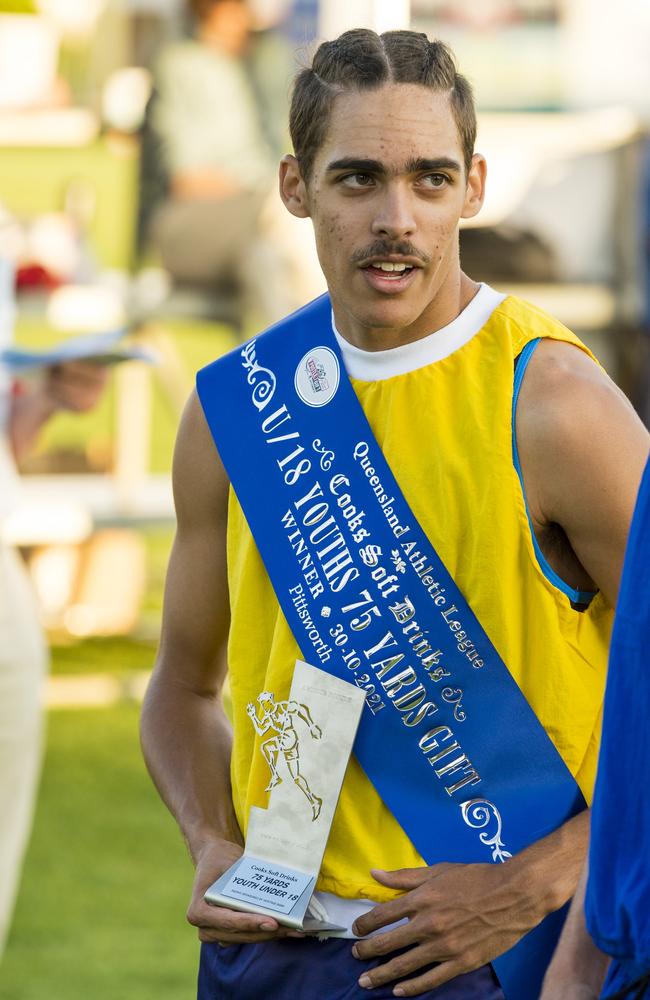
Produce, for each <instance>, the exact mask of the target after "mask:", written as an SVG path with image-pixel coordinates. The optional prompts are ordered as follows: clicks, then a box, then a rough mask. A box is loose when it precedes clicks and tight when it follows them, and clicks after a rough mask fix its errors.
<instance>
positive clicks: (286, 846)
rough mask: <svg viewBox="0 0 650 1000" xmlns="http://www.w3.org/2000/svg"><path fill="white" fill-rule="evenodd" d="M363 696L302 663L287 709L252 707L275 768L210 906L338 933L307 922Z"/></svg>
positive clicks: (264, 701)
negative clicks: (262, 801) (266, 797)
mask: <svg viewBox="0 0 650 1000" xmlns="http://www.w3.org/2000/svg"><path fill="white" fill-rule="evenodd" d="M364 698H365V695H364V692H363V691H361V690H360V689H359V688H358V687H356V686H355V685H354V684H349V683H347V682H346V681H343V680H339V678H337V677H333V676H332V675H331V674H328V673H326V672H325V671H323V670H319V669H318V668H316V667H311V666H309V665H308V664H307V663H304V662H303V661H302V660H298V661H297V663H296V667H295V670H294V674H293V681H292V684H291V691H290V693H289V697H288V699H287V700H286V701H276V700H275V696H274V694H273V692H271V691H263V692H262V693H261V694H260V695H258V698H257V701H256V702H255V703H252V702H251V704H249V705H248V714H249V717H250V719H251V723H252V725H253V726H254V727H255V730H256V732H257V734H258V736H259V738H260V749H261V751H262V753H263V754H264V758H265V760H266V763H267V765H268V768H269V783H268V785H267V790H268V791H270V796H269V804H268V808H266V809H259V808H258V807H256V806H252V807H251V811H250V816H249V821H248V832H247V836H246V846H245V848H244V853H243V855H242V856H241V858H239V859H238V860H237V861H236V862H235V864H234V865H232V866H231V867H230V868H229V869H228V870H227V871H226V872H224V873H223V875H221V876H220V877H219V878H218V879H217V881H216V882H214V883H213V884H212V885H211V886H210V888H209V889H208V890H207V892H206V893H205V897H204V898H205V900H206V901H207V902H208V903H212V904H214V905H218V906H229V907H232V908H233V909H236V910H246V911H248V912H249V913H263V914H268V915H269V916H272V917H273V918H274V919H275V920H277V921H278V923H281V924H285V925H287V926H289V927H293V928H296V929H299V930H314V931H324V930H337V929H339V928H335V927H334V926H333V925H331V924H327V923H324V922H322V921H319V920H317V919H315V918H313V917H311V916H308V917H306V913H307V908H308V906H309V902H310V900H311V897H312V893H313V891H314V887H315V884H316V879H317V877H318V873H319V871H320V866H321V862H322V860H323V854H324V852H325V845H326V844H327V838H328V836H329V831H330V827H331V825H332V820H333V818H334V811H335V809H336V804H337V802H338V798H339V794H340V791H341V785H342V784H343V777H344V775H345V770H346V767H347V764H348V759H349V757H350V753H351V751H352V744H353V742H354V737H355V735H356V731H357V727H358V725H359V719H360V717H361V711H362V709H363V704H364Z"/></svg>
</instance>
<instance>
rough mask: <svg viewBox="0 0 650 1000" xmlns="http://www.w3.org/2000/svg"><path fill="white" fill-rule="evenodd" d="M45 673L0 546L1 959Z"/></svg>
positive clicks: (28, 608)
mask: <svg viewBox="0 0 650 1000" xmlns="http://www.w3.org/2000/svg"><path fill="white" fill-rule="evenodd" d="M46 670H47V650H46V646H45V642H44V638H43V633H42V630H41V626H40V624H39V620H38V614H37V611H36V604H35V599H34V595H33V593H32V588H31V583H30V581H29V578H28V576H27V572H26V570H25V567H24V566H23V564H22V562H21V560H20V557H19V556H18V554H17V553H16V552H15V551H13V549H10V548H7V547H6V546H4V545H2V544H1V543H0V955H1V954H2V951H3V949H4V945H5V942H6V937H7V932H8V930H9V923H10V919H11V914H12V911H13V907H14V902H15V899H16V893H17V889H18V883H19V876H20V869H21V865H22V860H23V855H24V853H25V848H26V846H27V842H28V840H29V833H30V829H31V822H32V814H33V810H34V801H35V798H36V790H37V785H38V777H39V771H40V763H41V743H42V687H43V681H44V678H45V674H46Z"/></svg>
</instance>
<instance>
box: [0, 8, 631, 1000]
mask: <svg viewBox="0 0 650 1000" xmlns="http://www.w3.org/2000/svg"><path fill="white" fill-rule="evenodd" d="M212 7H213V5H212V4H211V3H210V0H194V2H193V3H188V4H185V3H182V2H181V0H39V2H36V0H34V2H29V0H23V2H21V0H0V261H1V262H2V268H1V269H0V270H1V275H2V282H1V283H0V284H1V287H0V327H1V329H0V347H2V346H7V345H9V344H13V345H14V346H19V347H26V348H35V349H38V350H45V349H46V348H47V347H49V346H51V345H53V344H59V343H60V342H61V341H63V340H65V339H66V338H69V337H71V336H73V335H78V334H80V333H93V332H95V333H96V332H105V331H116V330H123V331H124V332H125V335H127V337H128V338H129V341H130V342H133V343H136V344H138V345H140V346H144V347H146V348H147V350H148V351H150V352H151V356H152V358H153V359H154V363H153V364H145V363H142V362H130V363H128V364H124V365H119V366H115V368H114V369H112V375H111V379H110V385H109V388H108V391H107V392H106V393H105V394H104V396H103V397H102V399H101V402H100V404H99V405H98V406H97V407H95V408H94V409H93V410H92V411H91V412H88V413H85V414H82V415H78V414H74V415H73V414H69V413H61V414H59V415H57V416H56V417H54V419H52V420H51V421H50V422H49V423H48V425H47V427H46V429H45V430H44V432H43V433H42V435H41V437H40V439H39V443H38V446H37V447H36V448H35V449H34V450H32V451H31V452H30V454H29V455H28V456H27V457H25V458H24V459H23V460H22V461H21V464H20V473H21V492H20V502H19V503H17V504H15V505H14V506H13V508H12V510H11V511H10V512H7V514H6V516H5V517H3V519H2V521H0V530H1V533H2V538H3V541H4V543H6V544H7V545H10V546H13V547H17V548H18V549H19V550H20V553H21V555H22V557H23V558H24V559H25V561H26V564H27V566H28V569H29V573H30V576H31V579H32V582H33V585H34V587H35V589H36V593H37V595H38V603H39V612H40V617H41V620H42V623H43V626H44V628H45V629H46V632H47V637H48V639H49V642H50V644H51V649H52V669H51V675H50V678H49V680H48V682H47V686H46V691H45V705H46V710H47V714H48V726H47V747H46V756H45V765H44V772H43V778H42V782H41V788H40V794H39V798H38V804H37V810H36V816H35V824H34V830H33V836H32V840H31V844H30V847H29V850H28V853H27V858H26V863H25V869H24V874H23V879H22V884H21V888H20V893H19V896H18V902H17V907H16V912H15V918H14V922H13V926H12V930H11V933H10V936H9V940H8V944H7V949H6V952H5V955H4V958H3V960H2V962H1V964H0V998H1V1000H35V998H37V997H38V998H39V1000H40V998H41V997H42V996H44V995H47V996H51V997H53V998H55V1000H77V998H82V997H83V998H84V1000H87V998H89V997H92V998H93V1000H109V998H110V1000H116V998H119V1000H129V998H133V1000H136V998H137V1000H150V998H151V1000H153V998H154V997H155V998H156V1000H172V998H173V1000H180V998H185V997H187V998H190V997H192V996H193V995H195V993H194V978H195V962H196V941H195V935H194V932H193V930H192V929H190V928H189V927H188V926H187V925H186V924H185V922H184V912H185V908H186V905H187V899H188V895H189V889H190V882H191V870H190V864H189V861H188V860H187V859H186V857H185V852H184V848H183V845H182V843H181V840H180V837H179V835H178V834H177V832H176V829H175V827H174V824H173V822H172V821H171V819H170V818H169V817H168V816H167V814H166V812H165V810H164V808H163V807H162V805H161V804H160V803H159V801H158V799H157V797H156V795H155V792H154V791H153V788H152V787H151V785H150V782H149V780H148V778H147V776H146V774H145V772H144V767H143V765H142V762H141V760H140V754H139V748H138V741H137V715H138V707H139V702H140V700H141V697H142V693H143V690H144V687H145V686H146V682H147V677H148V673H149V671H150V669H151V666H152V662H153V658H154V655H155V648H156V640H157V636H158V631H159V625H160V610H161V600H162V587H163V581H164V572H165V566H166V561H167V557H168V553H169V548H170V544H171V540H172V533H173V506H172V498H171V488H170V468H171V458H172V448H173V441H174V435H175V430H176V426H177V424H178V420H179V416H180V413H181V410H182V407H183V404H184V401H185V399H186V397H187V395H188V393H189V391H190V389H191V387H192V384H193V378H194V373H195V371H196V369H197V368H199V367H200V366H201V365H203V364H205V363H207V362H208V361H209V360H211V359H213V358H214V357H216V356H217V355H218V354H220V353H222V352H223V351H225V350H228V349H230V348H231V347H233V346H234V345H235V344H236V343H237V342H239V340H241V338H242V337H244V336H246V335H247V334H251V333H253V332H254V331H255V330H256V329H259V328H260V325H264V324H268V323H270V322H272V321H273V320H275V319H277V318H279V317H280V316H281V315H283V314H284V313H286V312H288V311H289V310H290V309H292V308H295V307H297V306H298V305H300V304H302V303H304V302H306V301H308V299H310V298H312V297H314V296H315V295H317V294H319V293H320V291H321V290H322V289H323V282H322V277H321V276H320V273H319V271H318V267H317V263H316V261H315V255H314V252H313V249H312V246H311V236H310V230H309V224H308V223H304V224H301V223H300V222H298V221H297V220H293V219H290V218H289V217H288V216H286V215H285V214H283V211H281V210H280V205H279V201H278V199H277V196H276V195H275V194H274V184H275V172H276V164H277V160H278V158H279V156H280V155H281V154H282V152H285V151H287V150H288V149H289V144H288V138H287V129H286V119H287V105H288V88H289V82H290V79H291V76H292V74H293V73H294V72H295V70H296V68H297V66H298V65H299V64H300V62H301V60H302V61H304V59H305V58H306V53H308V52H309V50H310V48H311V46H312V45H313V43H314V41H315V40H316V39H318V38H324V37H331V36H332V35H334V34H337V33H339V32H340V31H342V30H345V29H346V28H349V27H355V26H360V25H365V26H370V27H374V28H376V29H377V30H379V31H381V30H385V29H388V28H395V27H407V26H412V27H414V28H416V29H418V30H422V31H426V32H427V33H429V34H430V35H432V36H437V37H440V38H442V39H443V40H445V41H447V42H449V43H450V44H451V46H452V47H453V49H454V50H455V52H456V54H457V57H458V61H459V64H460V67H461V69H462V71H463V72H464V73H465V75H467V76H468V77H469V78H470V80H471V81H472V82H473V84H474V86H475V90H476V95H477V100H478V106H479V109H480V124H479V141H478V149H479V150H480V151H481V152H483V153H484V154H485V155H486V157H487V159H488V166H489V183H488V197H487V201H486V205H485V209H484V211H483V212H482V214H481V215H480V216H479V218H477V219H476V220H473V224H472V225H471V226H467V227H466V228H464V230H463V232H462V255H463V266H464V269H465V270H466V271H467V272H468V273H469V274H470V275H472V276H473V277H475V278H477V279H483V280H487V281H489V282H490V283H491V284H493V285H494V286H496V287H497V288H503V289H504V290H505V289H508V290H510V291H514V292H516V293H517V294H520V295H522V296H523V297H525V298H528V299H529V300H531V301H533V302H535V303H537V304H538V305H540V306H541V307H543V308H545V309H547V310H548V311H550V312H551V313H553V314H554V315H556V316H557V317H558V318H559V319H561V320H562V321H563V322H565V323H566V324H567V325H568V326H570V327H571V328H573V329H574V330H575V331H576V332H577V333H578V334H579V335H580V336H582V337H583V338H584V339H585V340H586V342H587V343H588V344H589V345H590V346H591V347H592V348H593V349H594V350H595V352H596V354H597V355H598V357H599V358H600V359H601V360H602V361H603V362H604V363H605V365H606V367H607V368H608V370H609V371H610V373H611V374H612V376H613V377H614V378H615V379H616V380H617V381H618V382H619V384H620V385H621V386H622V387H623V388H624V389H625V391H626V392H627V393H628V395H629V396H630V397H631V399H632V400H633V402H634V405H635V406H636V408H637V409H638V411H639V412H640V413H641V415H642V416H643V417H644V419H646V420H647V418H648V416H649V415H650V385H649V379H648V376H649V373H650V368H649V364H648V356H649V352H648V344H649V343H650V341H649V339H648V338H649V336H650V309H649V306H648V296H647V290H648V273H649V256H648V253H649V248H650V242H649V239H648V236H649V233H650V155H649V149H650V147H649V145H648V129H649V124H650V5H648V3H647V2H646V0H618V3H616V4H611V3H609V2H606V0H471V2H469V0H447V2H445V0H410V2H409V0H355V2H354V3H350V2H349V0H320V2H319V0H250V2H249V3H246V2H245V0H244V2H242V3H221V4H217V5H216V6H215V9H214V10H213V9H212ZM217 8H219V13H218V15H215V11H216V9H217ZM38 377H39V376H38V373H36V374H33V373H32V374H25V375H15V377H14V378H13V383H12V389H11V391H13V392H15V393H20V392H21V391H22V386H23V382H24V381H25V380H26V381H27V383H29V379H30V378H32V379H33V378H38ZM3 489H4V484H3V483H2V482H0V493H1V492H2V490H3ZM0 611H1V609H0Z"/></svg>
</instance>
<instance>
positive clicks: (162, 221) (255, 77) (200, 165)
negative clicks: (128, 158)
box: [148, 0, 308, 323]
mask: <svg viewBox="0 0 650 1000" xmlns="http://www.w3.org/2000/svg"><path fill="white" fill-rule="evenodd" d="M189 7H190V10H191V12H192V13H193V15H194V16H195V19H196V34H195V37H194V38H192V39H186V40H183V41H179V42H175V43H172V44H170V45H169V46H167V47H166V48H165V49H163V51H162V52H161V54H160V56H159V58H158V61H157V65H156V66H155V68H154V96H153V99H152V102H151V107H150V110H149V112H148V118H149V126H150V131H151V134H152V138H153V144H154V150H155V151H156V152H157V155H158V157H159V164H158V169H159V172H160V175H161V181H162V186H163V187H165V188H166V195H165V197H164V198H163V200H162V202H161V203H160V204H159V205H158V206H157V207H156V208H154V209H153V211H152V214H151V222H150V225H149V227H148V228H149V234H150V237H151V241H152V243H153V245H154V247H155V248H156V249H157V250H158V252H159V253H160V256H161V258H162V262H163V264H164V266H165V267H166V268H167V270H168V271H169V272H170V274H171V276H172V278H173V279H174V280H175V281H176V282H177V283H178V284H180V285H185V286H191V287H195V288H200V289H204V290H206V291H218V290H219V288H220V287H221V288H228V287H232V286H234V287H235V288H236V289H237V290H238V291H239V293H240V299H241V307H242V310H243V311H244V312H245V313H246V314H249V313H250V312H253V313H254V315H255V316H256V318H257V319H261V320H262V322H263V323H270V322H274V321H275V320H276V319H279V318H280V317H281V316H282V315H284V314H285V313H286V312H287V311H288V310H291V309H292V308H295V307H297V306H298V305H300V304H302V302H303V301H304V299H301V298H300V292H299V291H298V293H297V290H296V274H295V267H294V264H293V263H292V261H291V248H290V247H287V245H286V242H283V241H282V239H281V238H279V237H277V236H276V234H275V232H274V229H275V218H276V212H277V211H278V209H279V210H281V206H280V202H279V199H278V197H277V193H276V191H275V188H276V177H275V163H276V162H277V160H276V156H275V154H276V152H277V147H278V144H279V143H281V142H282V138H281V137H280V135H279V134H278V126H277V122H278V121H280V122H283V121H284V120H285V118H286V113H285V109H284V108H283V107H281V108H278V107H277V104H278V102H279V100H280V99H282V100H283V104H286V91H287V86H288V79H289V72H290V54H289V50H288V47H285V46H284V45H283V44H282V41H281V39H279V36H277V34H276V35H273V34H270V33H262V34H261V35H260V37H259V39H258V40H257V41H256V40H255V38H254V36H253V29H254V27H256V25H257V21H256V20H255V18H254V13H253V10H252V9H251V8H250V7H249V5H248V4H247V3H246V2H245V0H190V3H189ZM280 9H281V8H280ZM264 27H266V25H264ZM274 105H275V107H274ZM274 202H275V205H276V209H275V211H274V209H273V203H274ZM307 297H308V296H307Z"/></svg>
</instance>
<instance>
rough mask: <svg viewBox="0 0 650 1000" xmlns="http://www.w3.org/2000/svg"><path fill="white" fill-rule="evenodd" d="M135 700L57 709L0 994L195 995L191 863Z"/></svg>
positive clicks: (79, 998)
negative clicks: (146, 750)
mask: <svg viewBox="0 0 650 1000" xmlns="http://www.w3.org/2000/svg"><path fill="white" fill-rule="evenodd" d="M137 714H138V710H137V708H136V707H135V706H133V705H120V706H117V707H114V708H109V709H94V710H88V711H62V712H56V713H53V714H52V715H51V717H50V722H49V735H48V749H47V757H46V762H45V770H44V774H43V782H42V786H41V793H40V796H39V803H38V810H37V815H36V822H35V827H34V834H33V838H32V842H31V845H30V849H29V852H28V857H27V863H26V866H25V871H24V877H23V883H22V887H21V892H20V896H19V900H18V906H17V910H16V916H15V921H14V925H13V928H12V932H11V935H10V939H9V945H8V948H7V952H6V955H5V959H4V961H3V964H2V967H1V970H0V1000H43V998H44V997H48V998H52V1000H185V998H187V1000H190V998H191V997H193V996H195V995H196V992H195V977H196V962H197V943H196V938H195V934H194V931H193V930H192V929H191V928H190V927H189V926H188V925H187V924H186V923H185V919H184V914H185V908H186V905H187V902H188V899H189V891H190V886H191V865H190V863H189V860H188V859H187V856H186V853H185V849H184V846H183V844H182V842H181V839H180V836H179V834H178V832H177V830H176V827H175V824H174V822H173V820H172V819H171V817H170V816H169V815H168V814H167V812H166V810H165V809H164V807H163V806H162V804H161V803H160V801H159V800H158V798H157V795H156V792H155V790H154V788H153V786H152V784H151V782H150V779H149V777H148V776H147V774H146V772H145V768H144V765H143V763H142V760H141V757H140V750H139V746H138V739H137Z"/></svg>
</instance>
